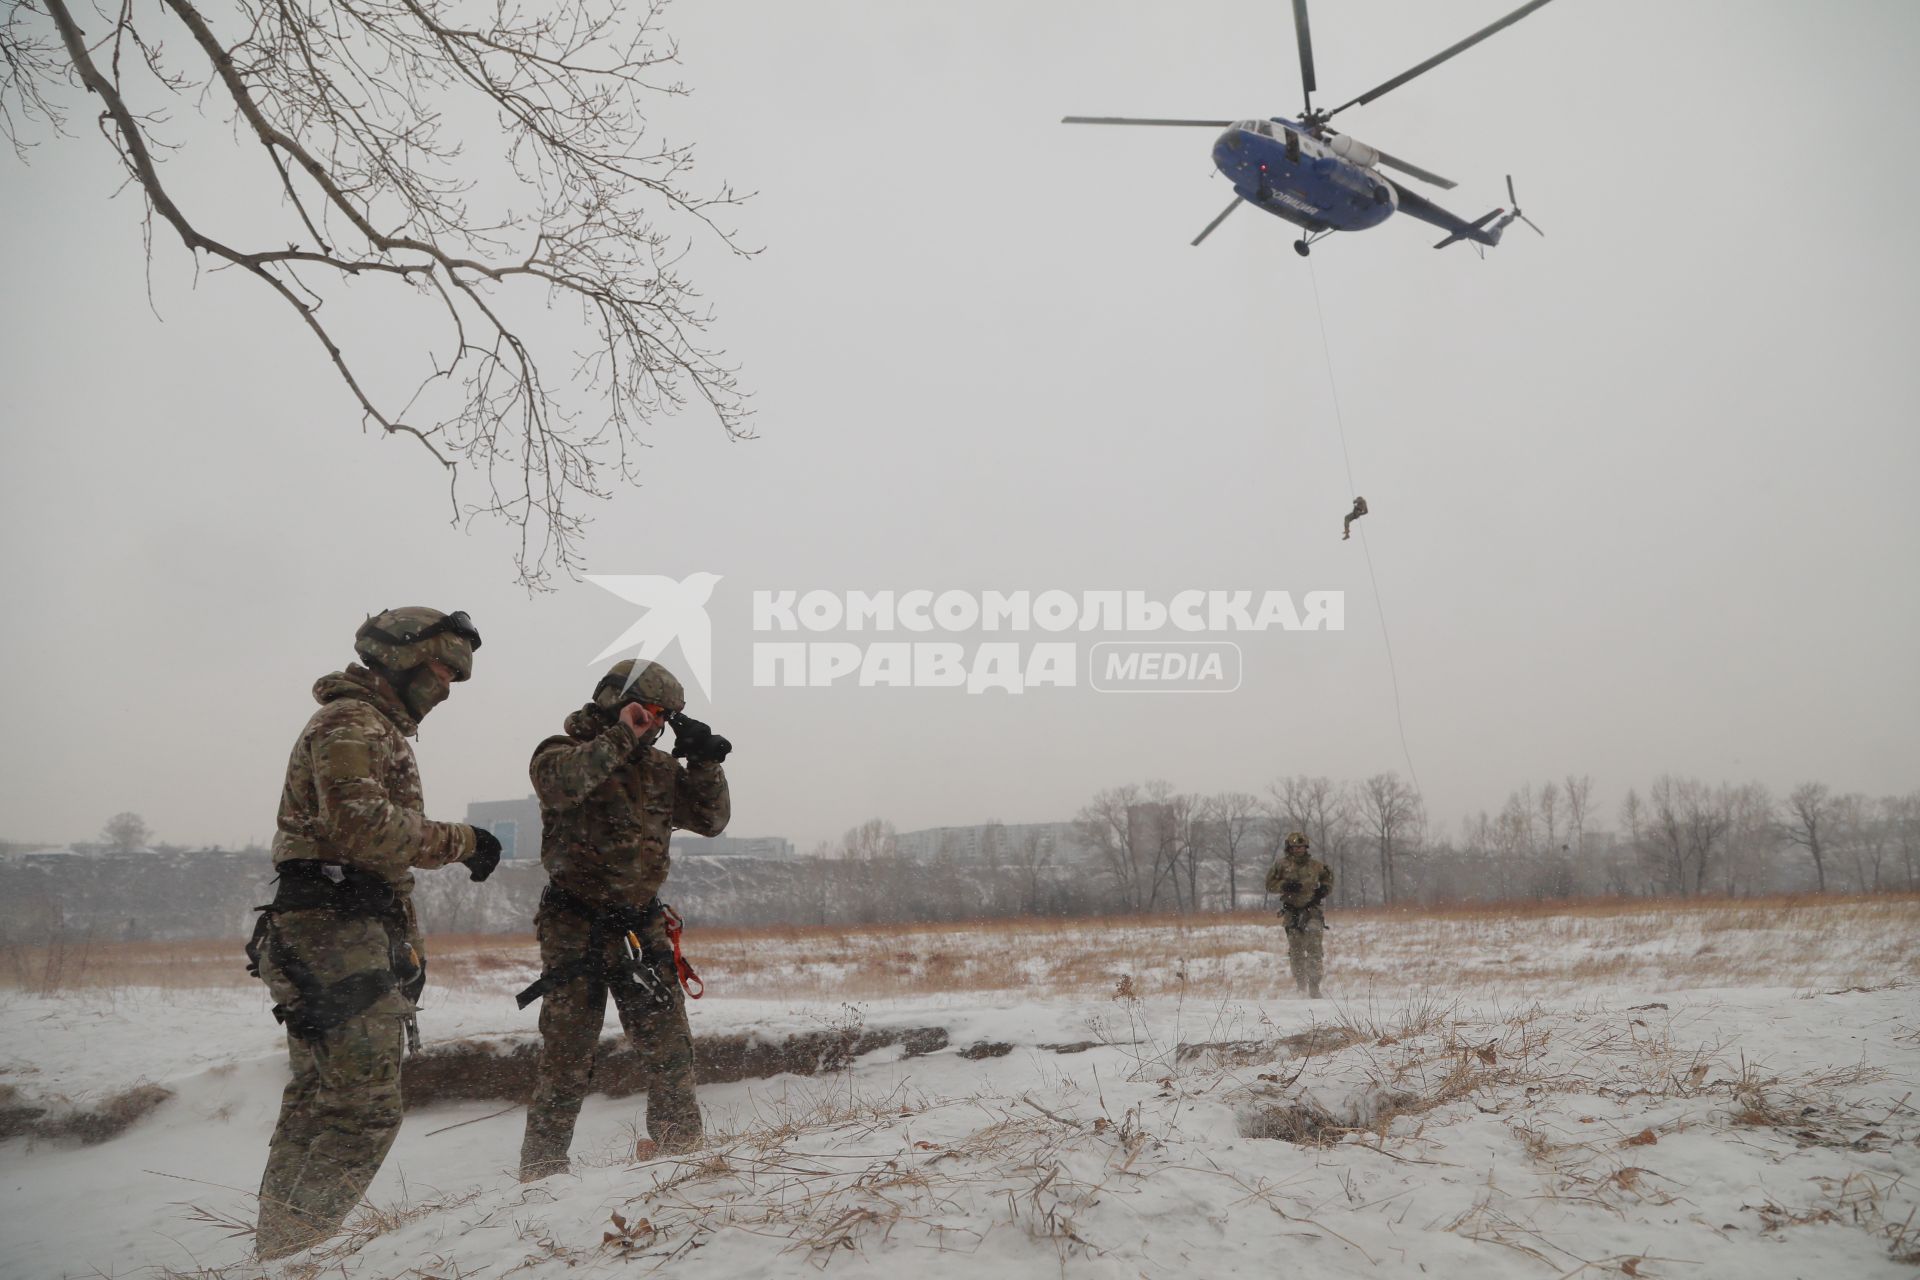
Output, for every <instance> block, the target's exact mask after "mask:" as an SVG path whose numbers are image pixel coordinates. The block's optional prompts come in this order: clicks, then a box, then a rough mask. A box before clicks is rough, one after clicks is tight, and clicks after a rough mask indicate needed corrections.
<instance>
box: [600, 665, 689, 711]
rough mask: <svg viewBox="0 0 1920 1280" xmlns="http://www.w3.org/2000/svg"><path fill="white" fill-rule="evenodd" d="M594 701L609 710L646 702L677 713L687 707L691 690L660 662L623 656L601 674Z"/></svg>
mask: <svg viewBox="0 0 1920 1280" xmlns="http://www.w3.org/2000/svg"><path fill="white" fill-rule="evenodd" d="M636 668H637V670H636ZM593 700H594V702H595V703H596V704H597V705H599V706H602V707H605V708H606V709H608V710H609V711H611V710H613V709H614V708H616V707H622V706H625V705H626V704H627V703H629V702H646V703H651V704H652V705H654V706H656V707H662V708H664V709H665V710H666V712H667V714H668V715H673V714H674V713H676V712H680V711H684V710H686V706H687V691H686V690H685V689H683V688H681V687H680V681H679V680H678V679H676V678H675V677H674V674H673V672H671V671H669V670H667V669H666V668H665V667H663V666H661V665H660V664H659V663H657V662H645V661H640V662H636V661H635V660H634V659H632V658H623V659H621V660H620V661H619V662H616V663H614V664H613V665H612V666H611V667H609V668H607V674H605V675H603V676H601V677H600V683H599V684H597V685H595V686H594V687H593Z"/></svg>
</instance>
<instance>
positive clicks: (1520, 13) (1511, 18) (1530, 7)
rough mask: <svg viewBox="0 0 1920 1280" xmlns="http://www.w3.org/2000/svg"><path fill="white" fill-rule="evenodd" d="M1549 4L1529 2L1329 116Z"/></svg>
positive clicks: (1430, 67)
mask: <svg viewBox="0 0 1920 1280" xmlns="http://www.w3.org/2000/svg"><path fill="white" fill-rule="evenodd" d="M1548 3H1550V0H1527V3H1526V4H1523V5H1521V6H1520V7H1519V8H1518V9H1515V10H1514V11H1513V12H1512V13H1510V14H1508V15H1507V16H1506V17H1504V18H1502V19H1500V20H1499V21H1498V22H1495V23H1493V24H1492V25H1491V26H1486V27H1482V28H1481V29H1480V30H1478V31H1476V32H1474V33H1473V34H1472V35H1470V36H1468V37H1467V38H1466V39H1465V40H1462V41H1461V42H1460V43H1459V44H1456V45H1453V46H1451V47H1449V48H1446V49H1443V50H1441V51H1440V52H1439V53H1436V54H1434V55H1433V56H1432V57H1431V58H1428V59H1427V60H1426V61H1425V62H1423V63H1421V64H1420V65H1419V66H1417V67H1414V68H1412V69H1411V70H1408V71H1402V72H1401V73H1400V74H1399V75H1397V76H1395V77H1394V78H1393V79H1391V80H1389V81H1387V82H1386V83H1385V84H1382V85H1376V86H1374V87H1373V88H1371V89H1369V90H1367V91H1366V92H1365V93H1363V94H1361V95H1360V96H1359V97H1357V98H1355V99H1354V100H1353V101H1352V102H1347V103H1342V104H1341V105H1340V106H1337V107H1335V108H1334V109H1333V110H1331V111H1329V112H1327V114H1328V115H1329V116H1336V115H1339V114H1340V113H1341V112H1342V111H1345V110H1346V109H1347V108H1348V107H1357V106H1361V105H1363V104H1365V103H1368V102H1372V101H1373V100H1374V99H1375V98H1378V97H1380V96H1381V95H1382V94H1387V93H1392V92H1393V91H1394V90H1395V89H1398V88H1399V87H1400V86H1401V85H1403V84H1405V83H1406V82H1407V81H1409V80H1411V79H1413V78H1414V77H1415V76H1419V75H1424V74H1425V73H1427V72H1429V71H1431V70H1433V69H1434V68H1435V67H1437V66H1439V65H1440V64H1441V63H1443V62H1445V61H1446V60H1447V59H1448V58H1451V57H1453V56H1454V55H1455V54H1460V53H1465V52H1466V51H1467V50H1469V49H1471V48H1473V46H1475V45H1477V44H1479V43H1480V42H1481V41H1482V40H1485V39H1486V38H1487V37H1488V36H1490V35H1493V34H1494V33H1496V32H1499V31H1504V30H1505V29H1506V28H1508V27H1510V26H1512V25H1513V24H1514V23H1516V22H1518V21H1520V19H1522V18H1524V17H1526V16H1527V15H1528V14H1530V13H1532V12H1533V11H1534V10H1535V9H1538V8H1541V7H1542V6H1544V5H1546V4H1548Z"/></svg>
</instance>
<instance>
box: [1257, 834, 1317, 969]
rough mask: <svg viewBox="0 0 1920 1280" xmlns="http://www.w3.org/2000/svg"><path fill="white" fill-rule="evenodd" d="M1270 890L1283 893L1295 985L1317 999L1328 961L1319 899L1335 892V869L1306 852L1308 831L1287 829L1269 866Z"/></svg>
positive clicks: (1282, 907) (1289, 961)
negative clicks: (1282, 846)
mask: <svg viewBox="0 0 1920 1280" xmlns="http://www.w3.org/2000/svg"><path fill="white" fill-rule="evenodd" d="M1267 892H1268V893H1277V894H1279V895H1280V910H1279V911H1278V912H1277V913H1276V914H1277V915H1278V916H1279V917H1280V918H1281V919H1282V920H1284V921H1286V925H1287V965H1288V967H1290V968H1291V969H1292V970H1293V985H1294V986H1295V987H1296V988H1297V989H1298V990H1300V991H1303V992H1305V993H1306V994H1307V996H1308V998H1310V999H1313V1000H1318V999H1319V998H1320V976H1321V973H1322V970H1323V968H1324V962H1325V955H1324V953H1323V951H1322V941H1323V940H1324V939H1325V937H1326V933H1327V917H1326V915H1325V914H1324V913H1323V912H1322V911H1321V910H1320V903H1321V902H1322V901H1323V900H1324V899H1325V898H1326V896H1327V895H1328V894H1329V893H1332V892H1333V871H1332V869H1331V868H1330V867H1328V866H1327V864H1326V863H1324V862H1321V861H1320V860H1319V859H1317V858H1312V857H1309V856H1308V855H1307V837H1306V833H1305V832H1302V831H1290V832H1288V833H1287V839H1286V845H1285V850H1284V852H1283V853H1282V854H1281V857H1280V860H1279V861H1278V862H1276V863H1274V864H1273V866H1272V867H1270V868H1268V870H1267Z"/></svg>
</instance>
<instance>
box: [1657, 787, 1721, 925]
mask: <svg viewBox="0 0 1920 1280" xmlns="http://www.w3.org/2000/svg"><path fill="white" fill-rule="evenodd" d="M1726 791H1727V789H1726V788H1725V787H1722V788H1721V789H1720V791H1719V792H1717V793H1716V792H1714V791H1713V790H1711V789H1710V788H1709V787H1708V786H1707V785H1706V784H1705V783H1703V782H1700V781H1699V780H1697V779H1694V778H1677V777H1675V776H1673V775H1672V774H1668V773H1663V774H1661V775H1660V776H1659V777H1657V778H1655V779H1654V780H1653V785H1652V786H1651V787H1649V788H1648V789H1647V825H1646V843H1645V845H1644V846H1643V847H1644V849H1645V851H1646V852H1647V854H1648V855H1649V856H1650V857H1651V859H1652V860H1653V868H1652V869H1655V870H1657V872H1658V874H1659V875H1660V876H1661V878H1662V880H1663V882H1664V884H1665V886H1666V889H1667V891H1668V892H1669V893H1677V894H1680V895H1681V896H1683V897H1691V896H1693V895H1694V894H1697V893H1700V892H1701V891H1702V890H1703V889H1705V887H1706V880H1707V870H1708V866H1709V864H1710V863H1711V860H1712V858H1713V854H1714V851H1715V849H1716V848H1717V847H1718V846H1719V845H1720V842H1721V841H1722V839H1723V838H1724V837H1725V836H1726V833H1727V828H1728V827H1729V826H1730V825H1731V823H1732V816H1731V814H1730V812H1729V809H1728V798H1727V795H1726Z"/></svg>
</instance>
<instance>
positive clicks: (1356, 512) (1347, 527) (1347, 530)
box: [1340, 498, 1367, 542]
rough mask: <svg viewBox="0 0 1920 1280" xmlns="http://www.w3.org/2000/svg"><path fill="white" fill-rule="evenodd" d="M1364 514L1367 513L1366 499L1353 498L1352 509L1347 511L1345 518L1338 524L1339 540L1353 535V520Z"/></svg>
mask: <svg viewBox="0 0 1920 1280" xmlns="http://www.w3.org/2000/svg"><path fill="white" fill-rule="evenodd" d="M1365 514H1367V500H1366V499H1365V498H1355V499H1354V500H1353V510H1351V511H1349V512H1347V518H1346V519H1345V520H1343V521H1342V522H1341V524H1340V541H1342V542H1345V541H1346V540H1347V539H1349V538H1351V537H1352V536H1353V522H1354V521H1355V520H1358V519H1359V518H1360V517H1361V516H1363V515H1365Z"/></svg>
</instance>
